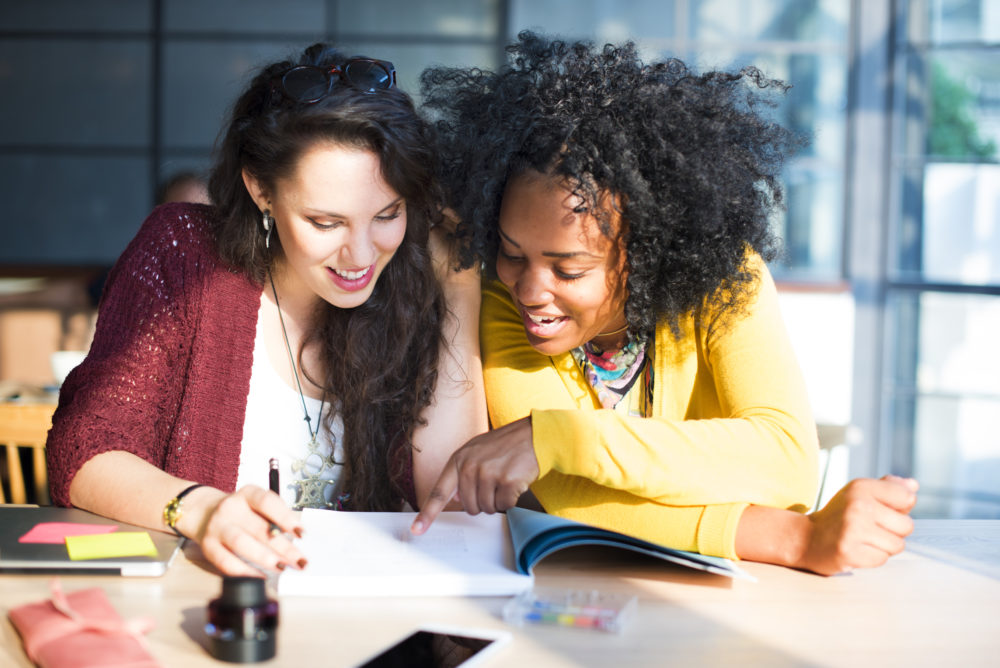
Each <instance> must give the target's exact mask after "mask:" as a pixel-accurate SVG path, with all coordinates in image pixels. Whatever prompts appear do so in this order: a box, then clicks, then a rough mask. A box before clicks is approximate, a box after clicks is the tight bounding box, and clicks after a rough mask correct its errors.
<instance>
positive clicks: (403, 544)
mask: <svg viewBox="0 0 1000 668" xmlns="http://www.w3.org/2000/svg"><path fill="white" fill-rule="evenodd" d="M416 516H417V514H416V513H413V512H410V513H353V512H333V511H328V510H316V509H308V508H307V509H305V510H303V511H302V524H303V527H304V529H305V535H304V537H303V538H302V539H300V540H298V541H296V544H297V545H298V547H299V549H300V550H302V552H303V553H304V554H305V556H306V559H308V560H309V565H308V566H307V567H306V569H305V570H304V571H295V570H286V571H285V572H283V573H282V574H281V577H280V578H279V579H278V594H279V595H281V596H285V595H291V596H307V595H308V596H507V595H512V594H515V593H517V592H520V591H523V590H525V589H529V588H530V587H531V585H532V577H531V576H529V575H521V574H519V573H518V572H517V571H516V570H515V567H514V558H513V551H512V547H511V543H510V534H509V532H508V529H507V521H506V517H505V516H504V515H502V514H495V515H485V514H480V515H476V516H472V515H468V514H466V513H463V512H446V513H441V514H440V515H439V516H438V518H437V519H436V520H435V521H434V524H432V525H431V528H430V529H429V530H428V531H427V533H425V534H424V535H422V536H414V535H413V534H411V533H410V525H411V524H412V523H413V520H414V518H415V517H416Z"/></svg>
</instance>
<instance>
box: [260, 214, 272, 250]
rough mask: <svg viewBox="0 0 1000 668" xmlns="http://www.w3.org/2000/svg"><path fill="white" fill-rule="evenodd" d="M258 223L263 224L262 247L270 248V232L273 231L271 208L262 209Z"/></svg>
mask: <svg viewBox="0 0 1000 668" xmlns="http://www.w3.org/2000/svg"><path fill="white" fill-rule="evenodd" d="M260 224H261V225H263V226H264V248H266V249H268V250H271V232H273V231H274V218H272V217H271V210H270V209H264V217H263V218H262V219H261V221H260Z"/></svg>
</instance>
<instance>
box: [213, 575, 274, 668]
mask: <svg viewBox="0 0 1000 668" xmlns="http://www.w3.org/2000/svg"><path fill="white" fill-rule="evenodd" d="M207 617H208V622H207V623H206V624H205V633H207V634H208V641H209V652H211V654H212V656H213V657H215V658H216V659H220V660H222V661H228V662H230V663H257V662H258V661H267V660H268V659H271V658H273V657H274V655H275V652H276V651H277V634H278V602H277V601H275V600H274V599H270V598H268V597H267V591H266V590H265V588H264V580H263V579H261V578H253V577H234V576H226V577H224V578H223V579H222V595H221V596H219V598H216V599H212V600H211V601H209V603H208V614H207Z"/></svg>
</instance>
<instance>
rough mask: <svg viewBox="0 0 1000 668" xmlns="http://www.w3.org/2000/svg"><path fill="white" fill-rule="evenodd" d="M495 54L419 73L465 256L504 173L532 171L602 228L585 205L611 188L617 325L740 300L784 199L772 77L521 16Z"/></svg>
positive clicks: (482, 237)
mask: <svg viewBox="0 0 1000 668" xmlns="http://www.w3.org/2000/svg"><path fill="white" fill-rule="evenodd" d="M507 53H508V62H507V63H506V64H505V65H504V66H502V67H501V68H499V69H498V70H497V71H496V72H490V71H484V70H481V69H478V68H465V69H462V68H443V67H441V68H431V69H428V70H425V71H424V72H423V74H422V75H421V94H422V96H423V99H424V104H423V107H424V109H425V110H426V112H427V114H428V115H429V116H430V117H432V118H434V119H435V120H436V126H437V129H438V133H439V136H440V141H439V146H440V149H439V150H440V151H441V168H442V181H443V183H444V184H445V188H446V191H447V192H446V198H447V199H448V202H449V206H451V207H452V208H453V209H454V210H455V211H456V213H457V214H458V216H459V218H460V219H461V220H462V224H461V226H460V228H459V230H458V236H459V238H460V239H461V240H462V246H463V247H462V255H461V261H462V262H463V263H464V264H465V266H469V265H471V264H474V263H484V264H485V266H486V267H487V268H488V269H489V268H491V267H492V266H493V263H494V262H495V259H496V253H497V246H498V233H497V227H498V215H499V209H500V202H501V198H502V196H503V193H504V188H505V187H506V184H507V183H508V181H509V180H510V179H512V178H514V177H516V176H518V175H520V174H523V173H525V172H529V171H531V170H534V171H536V172H541V173H543V174H548V175H551V176H553V177H556V178H559V179H560V180H564V181H565V182H566V183H567V184H568V185H569V187H570V188H571V189H572V190H573V191H574V192H575V193H577V194H579V195H580V196H582V197H584V201H585V202H587V203H588V208H590V210H592V211H595V212H596V213H597V214H598V221H599V224H600V227H601V229H602V232H603V233H604V234H605V235H606V236H609V237H610V236H611V234H612V232H611V226H610V225H609V224H608V221H609V220H610V218H611V216H610V215H609V214H610V213H611V212H609V211H603V213H602V212H601V211H600V209H599V207H598V206H597V205H598V203H599V202H600V201H601V198H600V194H601V193H602V192H604V193H613V194H615V195H616V197H614V198H612V199H613V201H615V202H618V204H617V205H615V206H618V207H620V213H621V220H622V225H621V226H620V234H621V235H623V240H624V246H625V252H626V267H627V279H626V288H627V301H626V306H625V315H626V319H627V322H628V325H629V329H630V330H631V331H633V332H634V333H643V334H652V332H653V331H654V329H655V327H656V324H657V323H658V322H665V323H667V324H668V325H669V327H670V328H671V330H672V331H673V333H674V335H675V336H677V335H679V332H680V322H681V319H682V318H684V317H685V316H686V315H688V314H695V315H696V316H697V315H698V314H700V313H702V310H701V309H702V308H703V307H706V306H711V307H714V308H713V311H714V312H715V313H716V314H717V315H718V314H722V313H731V312H737V311H739V308H740V306H741V304H744V303H745V298H746V297H747V296H748V295H749V294H751V293H752V291H753V289H754V286H755V284H756V280H757V276H756V275H755V272H753V271H752V270H749V269H748V265H747V256H748V252H749V250H751V249H752V251H755V252H756V253H758V254H760V255H761V256H762V257H763V258H764V259H765V260H771V259H773V258H774V257H776V255H777V253H778V249H779V244H778V240H777V238H776V237H775V235H774V234H773V232H772V230H771V227H770V224H769V220H768V218H769V214H770V213H771V211H772V209H773V208H775V207H778V206H781V205H782V203H783V193H782V189H781V183H780V180H779V179H780V173H781V168H782V166H783V162H784V159H785V158H786V156H787V155H789V154H790V152H791V151H792V150H793V149H794V148H796V147H797V146H798V145H799V144H800V143H801V142H802V139H801V138H799V137H796V136H795V135H794V134H793V133H791V132H790V131H788V130H787V129H785V128H783V127H782V126H780V125H779V124H777V123H776V122H774V121H773V120H772V119H769V118H768V114H766V113H762V112H763V111H764V110H763V109H761V108H760V107H761V105H763V106H765V107H773V106H775V105H776V102H775V101H774V99H773V97H774V95H776V94H783V93H784V92H785V91H786V90H787V86H785V85H784V84H783V83H782V82H780V81H776V80H771V79H768V78H766V77H765V76H764V75H763V74H762V73H761V72H760V71H759V70H757V69H755V68H752V67H748V68H745V69H743V70H741V71H738V72H721V71H713V72H708V73H703V74H697V73H695V72H693V71H692V70H691V69H689V68H688V67H687V66H686V65H685V64H684V63H683V62H681V61H680V60H677V59H669V60H666V61H664V62H654V63H649V64H645V63H643V62H642V61H641V60H640V59H639V56H638V53H637V48H636V45H635V44H634V43H633V42H626V43H623V44H621V45H611V44H608V45H605V46H604V47H603V48H600V49H598V48H596V47H595V46H594V44H593V43H592V42H587V41H580V42H575V43H566V42H563V41H559V40H552V39H550V38H546V37H543V36H540V35H537V34H534V33H532V32H528V31H525V32H522V33H520V34H519V35H518V40H517V41H516V42H515V43H513V44H511V45H510V46H508V47H507ZM605 200H607V198H605Z"/></svg>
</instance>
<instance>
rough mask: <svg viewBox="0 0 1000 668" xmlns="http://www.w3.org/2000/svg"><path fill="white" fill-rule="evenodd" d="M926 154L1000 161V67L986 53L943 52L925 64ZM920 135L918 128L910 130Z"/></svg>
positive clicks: (994, 57) (938, 156)
mask: <svg viewBox="0 0 1000 668" xmlns="http://www.w3.org/2000/svg"><path fill="white" fill-rule="evenodd" d="M929 65H930V71H929V73H928V76H929V84H930V85H929V86H928V91H927V92H928V95H929V96H930V99H929V104H928V107H927V119H928V124H929V127H928V128H927V130H926V132H927V141H926V148H925V150H926V152H927V154H928V155H931V156H934V158H935V159H942V158H944V159H947V158H971V159H978V160H984V159H985V160H996V159H998V157H1000V152H998V148H1000V65H998V63H997V54H996V53H995V52H989V51H949V52H947V53H937V54H935V55H934V56H933V58H932V59H931V60H930V63H929ZM912 129H914V130H920V129H921V128H920V127H919V126H916V125H915V126H913V128H912Z"/></svg>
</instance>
